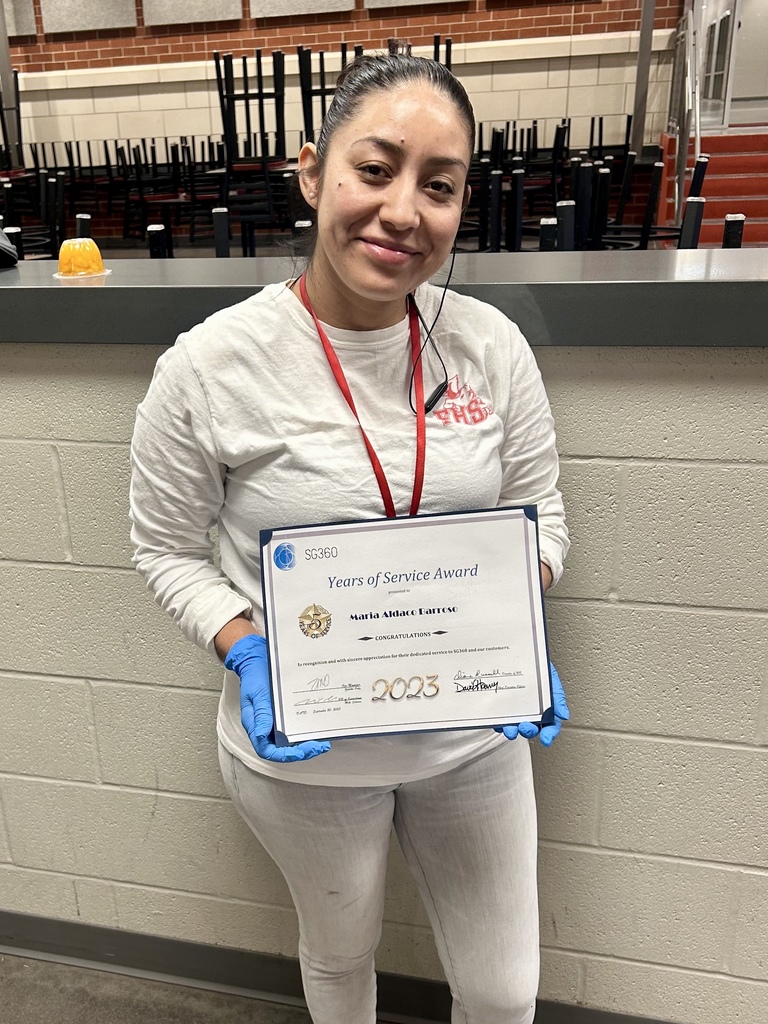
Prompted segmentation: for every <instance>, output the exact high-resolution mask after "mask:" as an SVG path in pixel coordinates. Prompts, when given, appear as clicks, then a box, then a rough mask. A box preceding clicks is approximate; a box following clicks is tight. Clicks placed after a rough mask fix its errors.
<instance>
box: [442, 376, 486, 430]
mask: <svg viewBox="0 0 768 1024" xmlns="http://www.w3.org/2000/svg"><path fill="white" fill-rule="evenodd" d="M492 412H493V409H491V408H490V407H489V406H487V405H486V404H485V402H484V401H483V400H482V398H480V397H479V396H478V395H477V394H476V392H475V389H474V388H473V387H472V386H471V384H459V376H458V374H456V375H455V376H454V377H452V378H451V379H450V380H449V381H448V390H447V391H446V392H445V398H444V399H443V406H442V408H441V409H435V416H437V418H438V419H439V420H440V422H441V423H445V424H448V423H466V424H468V425H470V426H471V425H472V424H474V423H482V422H483V420H487V419H488V417H489V416H490V415H491V413H492Z"/></svg>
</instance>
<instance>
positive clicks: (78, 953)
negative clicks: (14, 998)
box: [0, 911, 664, 1024]
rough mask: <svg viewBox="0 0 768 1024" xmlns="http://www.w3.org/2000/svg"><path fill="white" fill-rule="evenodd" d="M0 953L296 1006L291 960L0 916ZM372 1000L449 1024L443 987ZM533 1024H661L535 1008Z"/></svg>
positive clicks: (419, 986) (391, 985)
mask: <svg viewBox="0 0 768 1024" xmlns="http://www.w3.org/2000/svg"><path fill="white" fill-rule="evenodd" d="M0 946H4V947H6V948H8V949H18V950H20V951H22V950H23V951H24V952H30V951H34V952H36V953H39V954H40V955H41V956H42V957H43V958H44V957H45V955H49V956H51V957H66V958H68V959H75V960H79V961H86V962H88V963H89V964H92V965H93V966H99V965H101V966H104V967H108V968H109V969H110V970H117V971H119V970H121V969H122V970H123V971H126V972H131V971H141V972H149V973H151V974H153V975H167V976H168V977H170V978H173V979H174V980H179V979H186V980H189V981H190V982H194V983H195V984H198V985H202V986H203V987H205V985H206V984H208V985H211V986H217V987H218V986H225V987H227V988H236V989H241V990H249V991H254V992H260V993H272V994H274V995H275V997H276V998H280V997H283V998H285V997H288V998H291V999H301V996H302V988H301V977H300V975H299V965H298V961H297V960H294V959H292V958H290V957H281V956H270V955H269V954H267V953H254V952H250V951H248V950H242V949H228V948H225V947H222V946H209V945H204V944H203V943H199V942H184V941H181V940H179V939H166V938H161V937H159V936H156V935H143V934H139V933H137V932H127V931H119V930H117V929H115V928H102V927H98V926H96V925H90V924H82V923H80V922H77V921H62V920H58V919H56V918H49V917H36V916H34V915H32V914H17V913H11V912H10V911H0ZM378 993H379V1009H380V1010H381V1012H382V1013H384V1014H392V1015H397V1016H402V1017H410V1018H421V1019H422V1020H424V1021H441V1022H442V1021H449V1020H450V1007H451V997H450V993H449V991H448V986H447V985H445V984H444V983H442V982H437V981H430V980H427V979H425V978H410V977H406V976H404V975H399V974H386V973H383V972H379V975H378ZM536 1024H664V1022H662V1021H658V1020H651V1019H650V1018H649V1017H642V1018H641V1017H628V1016H626V1015H624V1014H616V1013H607V1012H605V1011H603V1010H592V1009H590V1008H589V1007H584V1006H571V1005H566V1004H563V1003H551V1002H546V1001H541V1002H540V1003H539V1006H538V1009H537V1012H536Z"/></svg>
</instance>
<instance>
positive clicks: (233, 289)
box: [0, 249, 768, 348]
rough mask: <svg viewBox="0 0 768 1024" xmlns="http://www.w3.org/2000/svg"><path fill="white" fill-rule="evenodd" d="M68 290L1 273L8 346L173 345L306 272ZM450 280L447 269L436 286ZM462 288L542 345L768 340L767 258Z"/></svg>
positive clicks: (199, 268)
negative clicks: (216, 315) (222, 312)
mask: <svg viewBox="0 0 768 1024" xmlns="http://www.w3.org/2000/svg"><path fill="white" fill-rule="evenodd" d="M106 266H107V267H108V268H109V269H110V270H111V271H112V273H111V274H110V275H109V276H108V277H105V278H95V279H91V280H84V281H79V280H74V281H60V280H56V279H55V278H54V277H53V271H54V270H55V264H54V263H52V262H48V261H37V262H27V263H20V264H19V265H18V267H16V268H13V269H10V270H3V271H0V312H1V313H2V316H1V317H0V342H16V343H19V342H21V343H55V344H72V343H79V344H82V343H84V342H85V343H98V344H114V345H129V344H130V345H136V344H146V345H169V344H171V343H172V342H173V340H174V338H175V337H176V335H177V334H179V333H180V332H181V331H184V330H187V329H188V328H190V327H192V326H193V325H194V324H196V323H198V322H199V321H201V320H203V319H204V318H205V317H206V316H208V315H210V314H211V313H213V312H215V311H216V310H218V309H222V308H223V307H225V306H228V305H231V304H232V303H235V302H238V301H240V300H241V299H244V298H246V297H247V296H248V295H251V294H253V292H255V291H258V290H259V289H260V288H262V287H264V286H265V285H267V284H270V283H272V282H274V281H281V280H286V279H287V278H289V277H291V276H293V275H294V273H295V267H294V264H293V261H292V260H291V259H289V258H264V259H256V260H241V259H231V260H215V259H176V260H145V259H129V260H115V261H112V262H109V261H108V262H107V264H106ZM443 281H444V272H443V273H442V274H441V275H438V276H437V277H436V278H435V283H437V284H440V283H442V282H443ZM451 288H453V289H454V290H455V291H458V292H463V293H465V294H468V295H473V296H475V297H476V298H478V299H482V300H484V301H486V302H489V303H491V304H492V305H494V306H496V307H498V308H499V309H501V310H502V311H503V312H504V313H506V314H507V316H509V317H510V318H511V319H513V320H515V321H516V322H517V323H518V324H519V325H520V327H521V329H522V331H523V333H524V334H525V335H526V337H527V338H528V340H529V341H530V343H531V344H532V345H534V346H541V345H563V346H569V347H572V346H574V345H576V346H581V345H590V346H595V345H596V346H606V345H607V346H616V345H622V346H627V345H629V346H638V345H640V346H694V347H709V346H712V347H721V346H725V347H739V348H741V347H745V346H747V347H752V346H764V345H766V343H768V328H767V327H766V315H767V314H768V253H767V252H766V250H763V249H738V250H723V249H709V250H705V249H697V250H681V251H677V250H668V251H652V252H627V253H616V252H584V253H494V254H490V253H478V254H474V253H470V254H462V255H459V256H457V258H456V265H455V268H454V272H453V277H452V280H451Z"/></svg>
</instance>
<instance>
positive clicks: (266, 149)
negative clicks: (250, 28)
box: [213, 49, 286, 169]
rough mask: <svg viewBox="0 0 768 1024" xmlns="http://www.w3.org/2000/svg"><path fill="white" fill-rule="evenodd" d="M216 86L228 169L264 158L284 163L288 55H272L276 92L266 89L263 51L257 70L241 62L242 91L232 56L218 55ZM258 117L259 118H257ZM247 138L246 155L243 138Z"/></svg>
mask: <svg viewBox="0 0 768 1024" xmlns="http://www.w3.org/2000/svg"><path fill="white" fill-rule="evenodd" d="M213 60H214V64H215V67H216V85H217V88H218V92H219V108H220V110H221V120H222V129H223V134H224V147H225V151H226V162H227V166H228V167H229V168H230V169H231V168H232V167H234V166H235V165H236V164H237V163H238V161H239V162H252V161H256V160H257V159H258V158H261V157H264V158H266V159H267V160H268V161H270V162H278V161H284V160H285V156H286V144H285V54H284V53H283V52H282V50H274V51H273V52H272V88H271V89H267V88H266V87H265V85H264V67H263V61H262V54H261V50H260V49H259V50H256V53H255V75H256V81H255V84H254V82H253V72H254V69H253V68H252V67H250V65H249V62H248V58H247V57H246V56H243V57H242V58H241V87H240V88H238V87H237V83H236V81H235V63H234V57H233V56H232V54H231V53H225V54H224V56H223V57H222V56H221V55H220V54H219V53H218V51H214V54H213ZM254 114H255V117H254ZM268 114H271V115H272V117H273V119H274V126H275V127H274V146H270V143H269V135H270V132H269V129H268V120H269V119H268ZM243 134H244V136H245V140H244V146H243V151H242V152H241V150H240V144H239V138H240V135H243Z"/></svg>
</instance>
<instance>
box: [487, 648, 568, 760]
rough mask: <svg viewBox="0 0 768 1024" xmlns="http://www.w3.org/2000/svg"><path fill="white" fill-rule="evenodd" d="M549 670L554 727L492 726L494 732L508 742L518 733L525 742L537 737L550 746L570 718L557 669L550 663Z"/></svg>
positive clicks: (530, 725)
mask: <svg viewBox="0 0 768 1024" xmlns="http://www.w3.org/2000/svg"><path fill="white" fill-rule="evenodd" d="M549 670H550V672H551V673H552V701H553V705H554V709H555V723H554V725H545V726H544V727H543V728H541V729H540V728H539V726H538V725H535V724H534V723H533V722H520V723H519V725H494V729H495V730H496V732H501V733H504V735H505V736H506V737H507V739H508V740H514V739H516V738H517V734H518V733H519V734H520V735H521V736H524V737H525V739H527V740H532V739H535V737H536V736H538V737H539V739H540V740H541V744H542V746H544V747H551V746H552V744H553V743H554V742H555V739H556V738H557V735H558V733H559V732H560V729H561V728H562V725H563V722H567V721H568V719H569V718H570V717H571V712H570V711H569V710H568V705H567V704H566V703H565V693H564V692H563V684H562V683H561V682H560V676H559V675H558V674H557V669H556V668H555V666H554V665H553V664H552V662H551V661H550V663H549Z"/></svg>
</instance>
